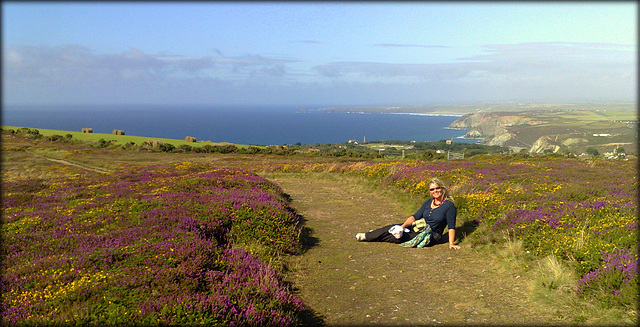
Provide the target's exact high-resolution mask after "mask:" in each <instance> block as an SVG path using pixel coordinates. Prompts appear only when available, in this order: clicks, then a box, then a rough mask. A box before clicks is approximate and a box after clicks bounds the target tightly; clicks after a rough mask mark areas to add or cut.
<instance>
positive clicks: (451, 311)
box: [266, 174, 558, 326]
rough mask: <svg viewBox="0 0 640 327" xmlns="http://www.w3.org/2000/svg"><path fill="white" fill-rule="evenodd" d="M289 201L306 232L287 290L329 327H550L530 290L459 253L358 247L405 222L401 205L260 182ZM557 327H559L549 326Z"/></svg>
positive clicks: (315, 184)
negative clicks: (362, 238)
mask: <svg viewBox="0 0 640 327" xmlns="http://www.w3.org/2000/svg"><path fill="white" fill-rule="evenodd" d="M266 177H268V178H270V179H271V180H272V181H274V182H276V183H277V184H279V185H280V186H281V187H282V188H283V189H284V191H285V192H286V193H287V194H288V195H290V196H291V199H292V206H293V207H295V208H296V210H297V211H298V212H299V213H300V214H301V215H302V216H303V217H304V218H305V220H306V222H305V225H306V226H307V227H309V228H310V229H312V231H311V239H312V243H313V244H312V245H311V247H310V248H309V249H308V251H306V252H305V253H304V254H303V255H301V256H297V257H293V258H292V260H293V261H292V262H291V263H290V267H291V268H292V272H291V274H290V276H288V277H287V278H288V279H289V280H291V281H292V283H293V285H294V286H295V288H296V289H297V291H298V295H299V296H300V297H301V298H302V299H303V301H304V302H305V303H306V304H307V305H308V306H309V307H310V308H311V309H312V310H314V311H315V313H316V314H317V315H318V316H320V317H321V318H322V320H323V321H324V323H325V324H327V325H342V326H344V325H366V324H383V325H438V324H448V325H459V324H476V325H477V324H501V325H504V324H528V325H531V324H536V325H540V324H549V323H553V321H552V320H551V318H550V316H552V313H551V312H543V313H541V311H540V310H539V308H538V310H537V311H536V312H532V309H531V308H532V303H530V302H529V301H528V299H527V295H526V294H527V283H526V281H525V280H524V278H520V276H517V275H516V274H514V273H510V272H507V271H504V270H503V269H501V268H499V267H498V266H497V265H496V264H492V263H490V262H488V261H487V260H486V259H485V258H483V257H481V256H480V255H479V254H478V253H477V252H475V251H474V250H472V249H470V248H468V247H466V246H465V244H464V243H463V244H461V245H462V249H461V250H459V251H454V250H450V249H449V248H448V246H447V245H446V244H440V245H436V246H434V247H429V248H423V249H405V248H402V247H400V246H398V245H396V244H390V243H366V242H357V241H356V240H355V238H354V235H355V234H356V233H357V232H363V231H368V230H370V229H374V228H377V227H380V226H383V225H385V224H390V223H395V222H402V221H404V219H406V217H407V216H408V215H410V214H411V213H409V214H408V215H407V214H404V213H402V212H401V210H400V209H399V206H398V204H396V203H394V202H392V201H391V200H389V199H387V198H384V197H382V196H380V195H378V194H376V193H375V192H367V191H366V188H365V187H364V186H363V185H362V184H359V183H357V180H349V179H346V177H344V176H335V177H332V176H326V175H322V177H319V176H314V175H298V174H296V175H287V174H279V175H273V176H266ZM556 323H558V321H557V320H556Z"/></svg>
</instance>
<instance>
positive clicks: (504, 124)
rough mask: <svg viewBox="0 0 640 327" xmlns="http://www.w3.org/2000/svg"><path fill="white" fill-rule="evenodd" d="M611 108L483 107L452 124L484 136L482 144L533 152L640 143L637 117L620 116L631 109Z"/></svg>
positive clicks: (472, 135) (607, 148)
mask: <svg viewBox="0 0 640 327" xmlns="http://www.w3.org/2000/svg"><path fill="white" fill-rule="evenodd" d="M607 109H609V110H607ZM611 109H612V108H610V107H608V108H606V109H595V110H594V109H580V108H575V107H573V108H568V109H565V110H562V109H547V110H522V111H517V112H514V111H479V112H475V113H470V114H466V115H464V116H462V117H460V118H458V119H457V120H455V121H454V122H453V123H451V124H450V125H449V127H450V128H459V129H468V130H469V131H468V132H467V133H466V135H465V136H464V137H465V138H474V139H481V141H480V142H479V143H481V144H486V145H499V146H504V147H508V148H509V149H510V150H511V151H514V152H521V151H526V152H529V153H532V154H533V153H546V152H553V153H558V152H563V151H585V150H586V148H587V147H596V148H599V149H602V150H603V152H604V151H614V149H616V148H617V147H618V146H634V145H636V144H637V128H636V126H637V119H635V120H632V119H620V117H631V111H630V110H611ZM623 115H624V116H623ZM634 140H636V141H635V142H634Z"/></svg>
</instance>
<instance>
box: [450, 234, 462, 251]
mask: <svg viewBox="0 0 640 327" xmlns="http://www.w3.org/2000/svg"><path fill="white" fill-rule="evenodd" d="M455 240H456V230H455V229H449V248H450V249H454V250H460V246H459V245H455V244H453V241H455Z"/></svg>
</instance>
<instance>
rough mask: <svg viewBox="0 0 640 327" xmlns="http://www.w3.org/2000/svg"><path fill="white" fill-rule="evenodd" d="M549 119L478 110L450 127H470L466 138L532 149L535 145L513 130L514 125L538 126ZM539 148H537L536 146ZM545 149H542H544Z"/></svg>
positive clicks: (514, 148)
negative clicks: (521, 137)
mask: <svg viewBox="0 0 640 327" xmlns="http://www.w3.org/2000/svg"><path fill="white" fill-rule="evenodd" d="M545 123H547V121H543V120H536V119H534V118H533V117H529V116H528V115H525V114H514V113H512V112H477V113H472V114H467V115H464V116H462V117H460V118H458V119H457V120H455V121H454V122H453V123H451V124H450V125H449V127H450V128H459V129H469V132H467V134H465V136H464V137H465V138H475V139H482V141H481V143H484V144H487V145H499V146H507V147H509V148H511V149H512V150H516V151H520V150H522V149H527V150H531V149H532V148H533V145H532V144H530V142H527V141H525V140H522V139H520V138H519V137H518V135H517V134H516V133H514V132H513V128H512V127H514V126H536V125H542V124H545ZM536 149H537V148H536ZM544 150H545V149H543V150H542V151H544Z"/></svg>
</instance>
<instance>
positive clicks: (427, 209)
mask: <svg viewBox="0 0 640 327" xmlns="http://www.w3.org/2000/svg"><path fill="white" fill-rule="evenodd" d="M432 201H433V199H429V200H427V201H426V202H425V203H423V204H422V206H420V209H418V211H416V213H414V214H413V218H415V219H416V220H418V219H421V218H424V220H425V221H426V222H427V224H429V226H431V229H432V230H433V231H434V232H436V233H439V234H442V233H443V232H444V226H448V227H449V229H455V228H456V206H454V205H453V202H451V201H449V200H446V201H444V202H443V203H442V204H441V205H439V206H438V207H436V208H434V209H431V202H432Z"/></svg>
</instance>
